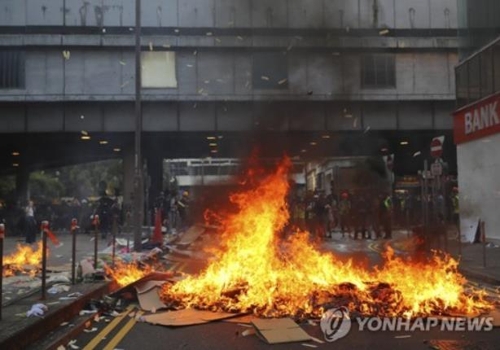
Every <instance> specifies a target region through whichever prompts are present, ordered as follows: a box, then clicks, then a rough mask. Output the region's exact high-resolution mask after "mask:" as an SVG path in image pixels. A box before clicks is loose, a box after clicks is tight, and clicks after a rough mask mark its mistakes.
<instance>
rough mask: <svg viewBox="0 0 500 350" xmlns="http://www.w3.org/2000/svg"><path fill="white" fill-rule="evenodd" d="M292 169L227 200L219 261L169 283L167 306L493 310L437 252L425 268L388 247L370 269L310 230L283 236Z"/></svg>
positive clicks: (313, 313)
mask: <svg viewBox="0 0 500 350" xmlns="http://www.w3.org/2000/svg"><path fill="white" fill-rule="evenodd" d="M289 167H290V162H289V161H288V160H285V161H284V162H283V163H282V164H281V165H280V166H279V167H278V168H277V170H276V171H275V172H274V173H273V174H271V175H269V176H266V177H261V178H257V177H256V176H255V175H254V176H253V177H250V178H249V179H247V181H246V182H245V183H246V184H247V185H248V184H254V186H253V187H252V188H251V189H249V190H246V191H244V192H240V193H235V194H233V195H232V196H231V197H230V199H231V201H232V202H233V203H234V204H235V205H237V207H238V209H239V210H238V212H237V213H236V214H232V215H229V216H228V217H226V218H221V223H222V227H223V228H222V230H221V231H222V232H221V236H222V242H223V244H222V247H221V248H220V249H219V250H218V251H216V252H215V256H216V258H215V259H214V261H213V262H211V263H210V264H209V265H208V267H207V268H206V269H205V270H204V271H203V272H202V273H200V274H199V275H197V276H191V277H188V278H186V279H184V280H182V281H180V282H178V283H175V284H166V285H165V286H164V287H163V289H162V291H161V297H162V300H163V302H164V303H165V304H166V305H168V306H170V307H172V308H177V309H178V308H197V309H202V310H211V311H226V312H251V313H254V314H256V315H258V316H263V317H283V316H293V317H296V318H305V317H320V316H321V314H322V313H323V311H324V310H325V309H327V308H329V307H332V306H340V305H344V306H347V307H349V309H350V310H351V311H352V312H357V313H359V314H363V315H372V316H393V317H394V316H401V317H407V318H409V317H417V316H430V315H447V314H452V313H454V314H456V313H461V314H466V315H472V314H477V313H478V312H481V311H485V310H489V309H490V308H491V305H490V303H489V302H488V301H486V300H485V298H484V295H483V294H482V293H481V292H475V291H473V292H470V293H466V291H465V286H464V285H465V283H466V280H465V279H464V278H463V277H462V276H461V275H460V274H459V273H458V271H457V266H458V263H457V262H456V261H455V260H454V259H452V258H451V257H449V256H442V255H440V254H438V253H435V254H434V255H433V257H432V259H431V260H430V261H428V262H425V263H422V262H415V261H412V260H410V259H402V258H399V257H396V256H395V255H394V252H393V251H392V250H388V251H387V252H386V254H385V262H384V264H383V265H382V267H380V268H376V269H375V270H373V271H372V270H368V269H366V268H360V267H356V266H355V265H354V264H353V262H352V261H348V262H342V261H340V260H339V259H338V258H336V257H335V256H334V255H333V254H331V253H322V252H319V251H318V250H317V249H316V248H315V247H314V245H313V244H312V243H311V242H310V241H309V235H308V233H307V232H296V233H295V234H294V235H292V236H290V237H289V238H287V239H285V240H281V239H279V233H280V232H281V231H282V230H283V229H284V228H285V226H286V225H287V224H288V219H289V212H288V209H287V205H286V196H287V193H288V181H287V173H288V169H289ZM258 173H260V174H262V173H261V172H258V171H253V172H252V174H258Z"/></svg>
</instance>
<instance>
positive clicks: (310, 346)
mask: <svg viewBox="0 0 500 350" xmlns="http://www.w3.org/2000/svg"><path fill="white" fill-rule="evenodd" d="M302 346H307V347H308V348H317V347H318V346H317V345H314V344H307V343H302Z"/></svg>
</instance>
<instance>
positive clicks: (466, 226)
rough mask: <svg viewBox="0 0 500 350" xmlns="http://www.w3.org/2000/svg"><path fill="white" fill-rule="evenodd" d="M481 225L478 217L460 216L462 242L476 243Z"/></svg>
mask: <svg viewBox="0 0 500 350" xmlns="http://www.w3.org/2000/svg"><path fill="white" fill-rule="evenodd" d="M478 225H479V218H478V217H470V218H468V217H463V218H460V234H461V235H462V237H461V240H462V242H469V243H474V241H475V239H476V233H477V226H478Z"/></svg>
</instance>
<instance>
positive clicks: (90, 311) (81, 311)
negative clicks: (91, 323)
mask: <svg viewBox="0 0 500 350" xmlns="http://www.w3.org/2000/svg"><path fill="white" fill-rule="evenodd" d="M95 313H97V310H80V316H83V315H92V314H95Z"/></svg>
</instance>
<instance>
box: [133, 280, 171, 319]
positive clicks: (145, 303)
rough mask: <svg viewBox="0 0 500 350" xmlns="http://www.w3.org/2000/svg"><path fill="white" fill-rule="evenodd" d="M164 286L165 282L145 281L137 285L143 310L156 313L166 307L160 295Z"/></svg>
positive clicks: (138, 297)
mask: <svg viewBox="0 0 500 350" xmlns="http://www.w3.org/2000/svg"><path fill="white" fill-rule="evenodd" d="M164 284H165V281H155V280H145V281H141V283H138V284H136V285H135V290H136V291H137V299H138V300H139V305H140V306H141V309H143V310H145V311H154V312H156V310H159V309H162V308H164V307H165V304H163V302H162V301H161V299H160V295H159V293H158V292H159V291H160V288H161V286H162V285H164Z"/></svg>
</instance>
